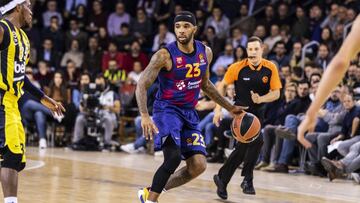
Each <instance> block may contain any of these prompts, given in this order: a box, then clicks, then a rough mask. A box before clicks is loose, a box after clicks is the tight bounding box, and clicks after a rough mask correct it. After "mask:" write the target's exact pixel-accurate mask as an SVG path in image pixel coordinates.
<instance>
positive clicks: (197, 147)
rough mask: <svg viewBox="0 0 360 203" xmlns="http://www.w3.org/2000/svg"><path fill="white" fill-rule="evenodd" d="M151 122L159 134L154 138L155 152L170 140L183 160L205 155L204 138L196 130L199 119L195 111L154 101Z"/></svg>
mask: <svg viewBox="0 0 360 203" xmlns="http://www.w3.org/2000/svg"><path fill="white" fill-rule="evenodd" d="M153 120H154V123H155V125H156V126H157V128H158V129H159V133H158V134H157V135H155V137H154V147H155V151H159V150H161V149H162V146H163V144H164V143H165V140H166V139H168V138H171V139H173V141H174V142H175V144H176V145H177V146H178V147H180V149H181V154H182V158H183V159H185V160H186V159H188V158H190V157H191V156H193V155H195V154H203V155H205V156H206V155H207V153H206V146H205V142H204V137H203V136H202V135H201V131H200V130H199V129H198V123H199V117H198V115H197V113H196V111H195V109H181V108H179V107H177V106H175V105H171V104H168V103H166V102H164V101H158V100H156V101H155V102H154V108H153Z"/></svg>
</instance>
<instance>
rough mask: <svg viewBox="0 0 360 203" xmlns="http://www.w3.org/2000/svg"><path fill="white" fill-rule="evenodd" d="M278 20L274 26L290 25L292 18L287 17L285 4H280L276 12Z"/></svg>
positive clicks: (286, 5)
mask: <svg viewBox="0 0 360 203" xmlns="http://www.w3.org/2000/svg"><path fill="white" fill-rule="evenodd" d="M277 14H278V18H277V20H276V21H275V22H276V24H277V25H278V26H279V27H281V26H283V25H291V24H292V22H291V20H292V18H290V17H289V6H288V4H286V3H280V5H279V6H278V10H277Z"/></svg>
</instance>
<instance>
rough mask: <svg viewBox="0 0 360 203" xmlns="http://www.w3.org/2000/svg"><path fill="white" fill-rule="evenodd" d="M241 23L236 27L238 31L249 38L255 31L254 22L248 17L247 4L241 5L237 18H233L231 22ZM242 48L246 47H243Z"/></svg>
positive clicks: (253, 19) (252, 18)
mask: <svg viewBox="0 0 360 203" xmlns="http://www.w3.org/2000/svg"><path fill="white" fill-rule="evenodd" d="M238 21H241V24H240V25H239V26H238V27H239V28H240V30H241V31H242V32H243V33H244V34H245V35H247V36H251V35H252V33H253V32H254V30H255V26H256V20H255V18H254V17H252V16H251V15H249V8H248V5H247V4H241V5H240V10H239V17H237V18H235V20H234V21H233V22H238ZM243 46H246V44H245V45H243Z"/></svg>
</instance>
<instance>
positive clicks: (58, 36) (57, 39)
mask: <svg viewBox="0 0 360 203" xmlns="http://www.w3.org/2000/svg"><path fill="white" fill-rule="evenodd" d="M42 37H43V38H45V39H46V38H48V39H51V40H52V42H53V44H54V50H55V51H58V52H62V51H63V48H64V40H63V38H64V34H63V32H62V31H61V29H60V25H59V18H58V17H57V16H53V17H51V19H50V26H49V27H46V28H45V29H44V30H43V32H42Z"/></svg>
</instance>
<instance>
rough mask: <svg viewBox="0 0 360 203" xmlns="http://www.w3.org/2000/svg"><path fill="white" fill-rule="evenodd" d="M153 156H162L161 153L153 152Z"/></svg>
mask: <svg viewBox="0 0 360 203" xmlns="http://www.w3.org/2000/svg"><path fill="white" fill-rule="evenodd" d="M154 156H164V154H163V151H157V152H154Z"/></svg>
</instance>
